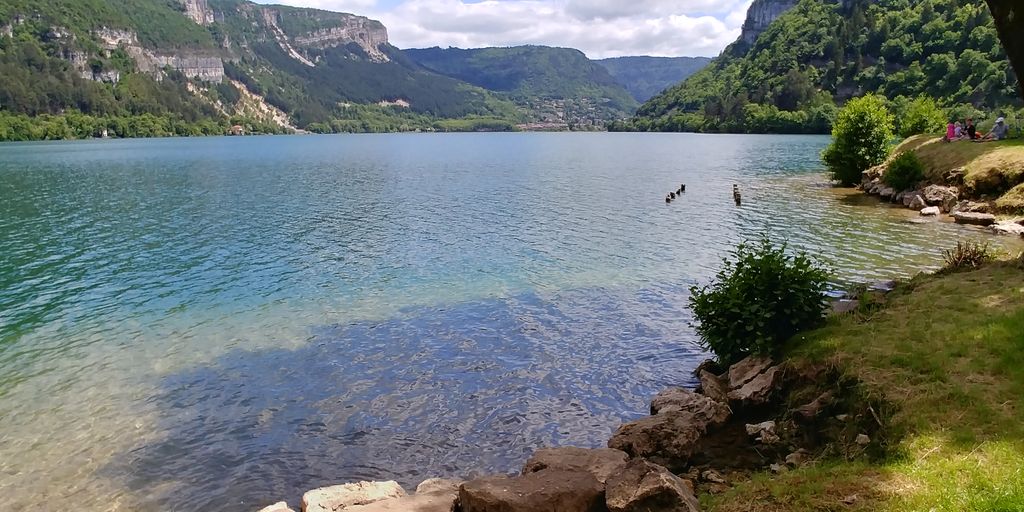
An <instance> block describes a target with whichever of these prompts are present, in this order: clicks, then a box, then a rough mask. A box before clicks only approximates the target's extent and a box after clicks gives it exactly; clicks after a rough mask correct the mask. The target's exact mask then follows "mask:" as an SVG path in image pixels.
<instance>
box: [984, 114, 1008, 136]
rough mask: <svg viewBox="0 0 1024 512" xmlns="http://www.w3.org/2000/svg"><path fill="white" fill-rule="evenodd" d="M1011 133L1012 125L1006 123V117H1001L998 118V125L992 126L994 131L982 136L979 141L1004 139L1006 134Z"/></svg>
mask: <svg viewBox="0 0 1024 512" xmlns="http://www.w3.org/2000/svg"><path fill="white" fill-rule="evenodd" d="M1009 134H1010V127H1009V126H1007V125H1006V119H1005V118H1002V117H1000V118H999V119H996V125H995V126H993V127H992V131H991V132H989V133H988V135H986V136H984V137H982V138H981V139H979V140H978V142H992V141H995V140H1004V139H1006V136H1007V135H1009Z"/></svg>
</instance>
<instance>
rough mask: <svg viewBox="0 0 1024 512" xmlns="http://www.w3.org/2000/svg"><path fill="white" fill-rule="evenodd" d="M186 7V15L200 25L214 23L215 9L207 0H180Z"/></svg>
mask: <svg viewBox="0 0 1024 512" xmlns="http://www.w3.org/2000/svg"><path fill="white" fill-rule="evenodd" d="M178 1H179V2H181V6H182V7H184V8H185V16H187V17H188V18H189V19H190V20H192V21H194V22H196V23H198V24H200V25H204V26H205V25H211V24H213V20H214V18H213V9H210V5H209V4H208V3H207V1H206V0H178Z"/></svg>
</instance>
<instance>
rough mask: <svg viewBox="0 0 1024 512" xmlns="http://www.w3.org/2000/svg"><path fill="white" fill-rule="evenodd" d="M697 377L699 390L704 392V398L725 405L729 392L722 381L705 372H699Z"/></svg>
mask: <svg viewBox="0 0 1024 512" xmlns="http://www.w3.org/2000/svg"><path fill="white" fill-rule="evenodd" d="M697 377H698V378H699V379H700V389H701V391H703V392H704V396H706V397H708V398H710V399H712V400H714V401H716V402H722V403H727V402H728V401H729V390H728V389H726V387H725V384H724V383H723V382H722V379H720V378H718V377H717V376H716V375H715V374H713V373H711V372H709V371H707V370H701V371H700V374H699V375H698V376H697Z"/></svg>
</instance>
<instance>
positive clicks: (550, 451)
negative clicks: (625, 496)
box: [523, 447, 629, 484]
mask: <svg viewBox="0 0 1024 512" xmlns="http://www.w3.org/2000/svg"><path fill="white" fill-rule="evenodd" d="M628 458H629V456H628V455H626V452H624V451H622V450H613V449H611V448H599V449H595V450H588V449H586V448H575V447H564V448H543V449H540V450H537V451H536V452H534V454H533V456H532V457H530V460H528V461H526V465H525V466H523V474H524V475H525V474H527V473H536V472H538V471H543V470H545V469H556V470H560V471H585V472H587V473H590V474H591V475H594V478H596V479H597V481H598V482H601V483H602V484H603V483H605V482H606V481H607V480H608V477H610V476H611V475H614V474H615V473H618V472H619V471H621V470H622V468H623V467H625V466H626V460H627V459H628Z"/></svg>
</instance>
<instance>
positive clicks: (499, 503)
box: [459, 469, 605, 512]
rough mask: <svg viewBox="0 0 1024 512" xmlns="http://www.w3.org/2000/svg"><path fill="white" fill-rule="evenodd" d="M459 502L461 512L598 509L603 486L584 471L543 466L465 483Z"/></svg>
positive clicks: (587, 511)
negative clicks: (533, 469) (521, 472)
mask: <svg viewBox="0 0 1024 512" xmlns="http://www.w3.org/2000/svg"><path fill="white" fill-rule="evenodd" d="M459 504H460V507H461V510H462V512H599V511H602V510H604V509H605V504H604V485H603V484H601V482H598V481H597V479H596V478H594V475H591V474H590V473H588V472H586V471H562V470H557V469H545V470H542V471H538V472H536V473H527V474H525V475H522V476H517V477H508V476H493V477H487V478H480V479H477V480H471V481H469V482H466V483H464V484H462V487H460V488H459Z"/></svg>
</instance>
